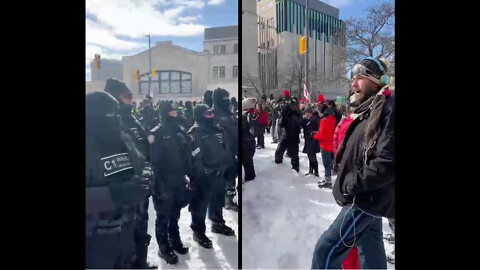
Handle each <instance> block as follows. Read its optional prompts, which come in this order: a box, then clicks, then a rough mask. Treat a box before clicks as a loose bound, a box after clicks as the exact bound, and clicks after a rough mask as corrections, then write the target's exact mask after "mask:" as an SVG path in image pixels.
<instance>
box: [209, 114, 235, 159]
mask: <svg viewBox="0 0 480 270" xmlns="http://www.w3.org/2000/svg"><path fill="white" fill-rule="evenodd" d="M212 111H213V115H214V119H215V122H217V123H218V124H219V125H220V127H222V129H223V130H224V131H225V136H226V140H228V143H229V145H230V149H229V152H230V153H232V154H233V155H236V156H237V155H238V118H237V117H235V114H234V113H233V112H231V111H225V110H222V109H221V108H216V107H215V106H214V107H213V109H212Z"/></svg>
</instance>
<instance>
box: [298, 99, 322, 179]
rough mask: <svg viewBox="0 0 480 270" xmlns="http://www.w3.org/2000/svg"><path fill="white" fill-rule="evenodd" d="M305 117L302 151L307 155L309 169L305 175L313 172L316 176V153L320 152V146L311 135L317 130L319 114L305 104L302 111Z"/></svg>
mask: <svg viewBox="0 0 480 270" xmlns="http://www.w3.org/2000/svg"><path fill="white" fill-rule="evenodd" d="M304 114H305V117H306V119H304V121H303V134H304V137H305V145H304V147H303V151H302V152H303V153H305V154H307V156H308V163H309V169H308V173H307V174H305V175H309V174H313V175H315V177H318V176H319V175H318V161H317V153H320V146H319V145H318V142H317V141H315V140H314V139H313V136H314V135H315V134H316V133H317V132H318V124H319V123H320V116H319V115H318V112H317V111H316V110H314V109H313V108H312V106H307V107H306V108H305V111H304Z"/></svg>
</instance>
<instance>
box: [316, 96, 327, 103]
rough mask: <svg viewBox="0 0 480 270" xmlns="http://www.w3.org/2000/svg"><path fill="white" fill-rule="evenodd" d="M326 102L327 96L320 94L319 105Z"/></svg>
mask: <svg viewBox="0 0 480 270" xmlns="http://www.w3.org/2000/svg"><path fill="white" fill-rule="evenodd" d="M324 102H325V96H324V95H323V94H318V97H317V103H318V104H322V103H324Z"/></svg>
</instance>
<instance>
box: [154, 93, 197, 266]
mask: <svg viewBox="0 0 480 270" xmlns="http://www.w3.org/2000/svg"><path fill="white" fill-rule="evenodd" d="M160 113H161V119H162V121H161V123H160V124H159V125H158V126H157V127H155V128H154V129H152V139H151V140H152V144H151V148H152V167H153V171H154V177H155V190H154V196H153V203H154V206H155V211H156V213H157V218H156V220H155V235H156V237H157V243H158V246H159V256H160V257H162V258H164V259H165V260H166V262H167V263H169V264H176V263H177V262H178V257H177V255H176V254H175V253H174V252H173V251H175V252H177V253H180V254H186V253H187V252H188V248H187V247H185V246H184V245H183V243H182V241H181V238H180V232H179V228H178V220H179V218H180V210H181V209H182V205H183V201H184V196H185V189H186V185H187V180H186V176H187V175H188V174H190V171H191V167H192V165H191V163H192V156H191V152H190V142H189V137H188V135H187V133H186V131H185V129H184V128H183V127H182V126H181V125H180V122H179V119H178V105H177V104H175V103H174V102H164V103H162V104H161V105H160Z"/></svg>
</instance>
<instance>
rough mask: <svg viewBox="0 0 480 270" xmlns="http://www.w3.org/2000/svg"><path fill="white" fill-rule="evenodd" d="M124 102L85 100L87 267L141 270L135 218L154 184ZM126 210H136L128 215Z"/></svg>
mask: <svg viewBox="0 0 480 270" xmlns="http://www.w3.org/2000/svg"><path fill="white" fill-rule="evenodd" d="M118 106H119V103H118V101H117V100H116V99H115V98H114V97H113V96H112V95H110V94H109V93H107V92H104V91H98V92H93V93H88V94H87V95H86V96H85V111H86V115H85V128H86V130H85V217H86V219H85V267H86V268H89V269H90V268H92V269H93V268H102V269H114V268H136V267H135V265H134V264H133V263H132V262H133V260H134V258H135V257H136V256H137V255H138V253H137V251H136V250H135V240H134V236H135V216H136V215H137V214H138V211H137V209H138V208H139V207H141V205H142V204H143V202H144V200H145V198H146V197H147V195H148V193H149V192H150V182H149V181H148V180H146V179H145V178H144V177H142V176H141V174H142V166H144V163H145V158H144V157H143V155H142V154H141V153H140V151H139V150H138V149H137V147H136V145H135V140H134V138H132V137H131V136H130V135H129V133H128V132H126V130H125V128H124V126H123V125H122V123H121V118H120V116H119V115H118ZM123 209H132V211H129V212H125V211H124V210H123Z"/></svg>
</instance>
